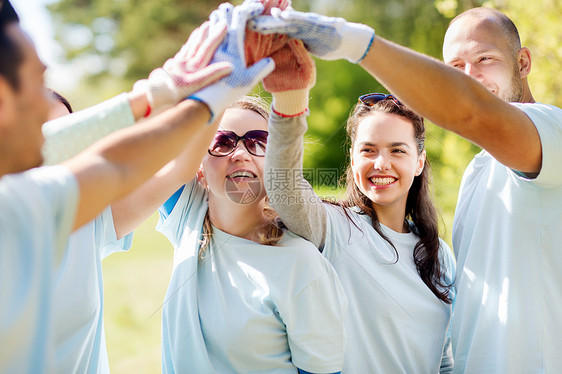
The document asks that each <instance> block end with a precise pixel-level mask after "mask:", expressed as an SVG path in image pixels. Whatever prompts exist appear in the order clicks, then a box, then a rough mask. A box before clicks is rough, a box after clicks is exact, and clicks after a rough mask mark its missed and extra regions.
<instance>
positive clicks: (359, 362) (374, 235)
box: [322, 204, 455, 374]
mask: <svg viewBox="0 0 562 374" xmlns="http://www.w3.org/2000/svg"><path fill="white" fill-rule="evenodd" d="M324 206H325V208H326V221H327V222H326V224H327V227H326V240H325V245H324V248H323V251H322V253H323V254H324V256H325V257H326V258H327V259H328V260H329V261H330V263H331V264H332V265H333V266H334V268H335V270H336V272H337V274H338V276H339V278H340V280H341V282H342V285H343V288H344V290H345V292H346V294H347V298H348V300H349V310H348V313H347V317H346V320H345V328H346V332H347V334H348V337H349V339H348V345H347V347H346V355H345V361H344V370H343V372H344V373H358V374H359V373H392V374H398V373H438V372H439V367H440V365H441V358H442V354H443V348H444V346H445V342H446V335H447V330H448V326H449V321H450V318H451V313H452V305H451V304H446V303H445V302H443V301H441V300H440V299H438V298H437V296H435V295H434V294H433V292H431V290H430V289H429V288H428V287H427V286H426V285H425V283H423V281H422V279H421V278H420V275H419V274H418V272H417V270H416V266H415V263H414V259H413V252H414V247H415V245H416V243H417V242H418V241H419V237H418V236H417V235H415V234H414V233H412V232H410V233H398V232H395V231H393V230H391V229H389V228H388V227H385V226H384V225H381V229H382V231H383V232H384V234H385V235H386V236H387V237H388V238H389V239H390V240H391V241H392V243H393V244H394V246H395V247H396V250H397V251H398V258H397V257H396V252H395V250H394V249H393V248H392V247H391V246H390V244H389V243H388V242H387V241H386V240H384V239H383V238H382V237H381V235H380V234H379V233H378V232H377V231H376V230H375V229H374V228H373V226H372V223H371V218H370V217H369V216H368V215H365V214H359V213H356V212H355V211H354V210H352V209H347V215H346V214H345V212H344V211H343V208H341V207H337V206H333V205H330V204H324ZM350 218H351V219H352V220H353V221H351V220H350ZM440 243H441V250H440V258H441V264H442V267H443V269H444V271H445V277H444V279H443V282H444V283H445V284H451V283H452V282H453V278H454V273H455V259H454V255H453V253H452V251H451V250H450V249H449V247H448V246H447V244H446V243H445V242H444V241H440ZM449 292H450V294H449V296H450V299H451V300H454V297H455V289H454V287H453V288H451V289H450V291H449Z"/></svg>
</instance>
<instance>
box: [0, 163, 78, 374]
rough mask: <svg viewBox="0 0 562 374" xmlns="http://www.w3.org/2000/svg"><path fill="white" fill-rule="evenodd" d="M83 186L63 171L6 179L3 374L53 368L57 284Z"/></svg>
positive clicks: (1, 250)
mask: <svg viewBox="0 0 562 374" xmlns="http://www.w3.org/2000/svg"><path fill="white" fill-rule="evenodd" d="M77 201H78V184H77V182H76V179H75V178H74V176H73V175H72V174H70V173H69V171H68V170H67V169H66V168H63V167H60V166H54V167H43V168H37V169H32V170H30V171H27V172H25V173H20V174H13V175H6V176H4V177H2V178H0V344H1V348H0V373H41V372H46V371H48V370H50V368H51V366H50V365H51V364H52V361H51V359H52V353H53V352H52V348H53V340H54V339H53V332H52V323H51V322H52V319H51V317H52V308H53V298H52V285H53V273H54V269H55V267H56V264H57V261H58V260H60V258H61V257H62V255H63V251H64V249H65V247H66V241H67V240H68V236H69V235H70V231H71V229H72V225H73V223H74V215H75V213H76V206H77Z"/></svg>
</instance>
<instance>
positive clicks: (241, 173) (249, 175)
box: [227, 170, 257, 178]
mask: <svg viewBox="0 0 562 374" xmlns="http://www.w3.org/2000/svg"><path fill="white" fill-rule="evenodd" d="M256 177H257V175H255V174H254V173H252V172H250V171H247V170H244V171H235V172H234V173H232V174H229V175H227V178H256Z"/></svg>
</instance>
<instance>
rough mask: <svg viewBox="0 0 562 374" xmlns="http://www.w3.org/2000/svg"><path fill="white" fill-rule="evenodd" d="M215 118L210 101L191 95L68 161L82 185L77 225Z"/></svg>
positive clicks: (171, 155) (127, 189)
mask: <svg viewBox="0 0 562 374" xmlns="http://www.w3.org/2000/svg"><path fill="white" fill-rule="evenodd" d="M209 118H210V113H209V111H208V109H207V108H206V106H205V105H203V104H201V103H197V102H194V101H191V100H188V101H185V102H182V103H180V104H178V105H177V106H176V107H173V108H171V109H169V110H167V111H165V112H163V113H162V114H160V115H158V116H155V117H154V118H151V119H149V120H147V121H146V122H145V123H142V124H139V125H137V126H134V127H131V128H127V129H123V130H121V131H119V132H117V133H115V134H112V135H110V136H108V137H107V138H106V139H104V140H103V141H100V142H99V143H97V144H95V145H93V146H92V147H90V148H89V149H87V150H86V151H84V152H83V153H81V154H80V155H78V156H76V157H74V158H73V159H71V160H69V161H68V162H66V163H65V165H66V166H67V167H69V169H70V170H71V171H72V172H73V173H74V174H75V175H76V177H77V179H78V182H79V185H80V192H81V197H80V202H79V209H78V214H77V219H76V227H79V226H81V225H82V224H84V223H85V222H88V221H89V220H90V219H92V218H93V217H95V216H96V215H97V214H98V213H99V211H100V210H101V209H102V208H103V207H105V206H107V205H109V204H110V203H112V202H113V201H115V200H117V199H119V198H122V197H124V196H125V195H127V194H128V193H130V192H132V191H133V190H134V189H135V188H136V187H138V186H139V185H140V184H141V183H142V182H143V181H144V180H146V179H148V177H149V176H151V175H153V174H154V173H155V172H156V171H158V170H159V169H160V168H161V167H162V166H163V165H164V164H165V163H166V162H167V161H169V160H171V159H173V158H174V156H176V155H177V154H179V153H180V151H181V150H182V149H183V148H184V147H185V144H186V143H187V142H188V141H189V139H190V138H191V137H193V136H194V135H195V134H196V133H197V132H198V131H199V130H201V129H202V128H203V127H204V126H206V124H207V123H208V121H209Z"/></svg>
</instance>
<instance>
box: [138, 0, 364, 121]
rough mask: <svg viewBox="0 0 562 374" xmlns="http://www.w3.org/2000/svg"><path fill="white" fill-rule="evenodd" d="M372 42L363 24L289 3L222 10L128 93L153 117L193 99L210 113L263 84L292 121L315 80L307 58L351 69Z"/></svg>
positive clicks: (256, 1)
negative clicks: (137, 94)
mask: <svg viewBox="0 0 562 374" xmlns="http://www.w3.org/2000/svg"><path fill="white" fill-rule="evenodd" d="M373 38H374V31H373V29H371V28H369V27H367V26H365V25H361V24H355V23H351V22H347V21H345V20H344V19H343V18H333V17H324V16H320V15H318V14H315V13H302V12H297V11H294V10H292V9H291V8H290V1H289V0H246V1H245V2H244V3H243V4H242V5H239V6H236V7H234V6H232V5H231V4H228V3H224V4H222V5H220V6H219V8H218V9H217V10H215V11H213V12H212V13H211V16H210V17H209V21H207V22H205V23H204V24H203V25H202V26H200V27H199V28H198V29H196V30H195V31H194V32H193V33H192V34H191V35H190V37H189V40H188V41H187V43H186V44H185V45H184V46H183V47H182V49H181V50H180V51H179V52H178V53H177V54H176V55H175V56H174V57H173V58H171V59H169V60H168V61H166V63H165V64H164V66H163V67H162V68H158V69H155V70H154V71H153V72H152V73H151V74H150V76H149V77H148V79H146V80H142V81H139V82H137V84H135V89H138V90H143V91H144V92H146V94H147V98H148V101H149V103H150V105H151V106H152V109H153V111H155V112H157V111H159V110H161V109H163V108H165V107H166V106H171V105H175V104H176V103H177V102H179V101H181V100H183V99H185V98H192V99H195V100H199V101H201V102H204V103H205V104H207V106H208V107H209V109H210V111H211V114H217V113H220V112H222V111H223V110H224V108H226V107H227V106H228V105H229V104H230V103H232V102H234V101H236V100H238V99H239V98H240V97H242V96H243V95H245V94H247V93H248V92H249V91H250V90H251V89H252V88H253V87H254V86H255V85H256V84H257V83H258V82H259V81H260V80H263V85H264V88H265V89H266V90H267V91H269V92H271V93H272V94H273V97H274V103H273V109H274V111H277V112H279V113H280V114H282V115H287V116H293V115H297V114H300V113H301V112H302V111H303V109H304V110H306V107H307V104H308V91H309V90H310V88H311V87H312V86H313V85H314V83H315V79H316V69H315V65H314V62H313V60H312V59H311V58H310V56H309V53H308V52H310V53H311V54H313V55H315V56H317V57H319V58H322V59H326V60H335V59H341V58H345V59H347V60H349V61H351V62H358V61H360V60H361V59H362V58H363V57H364V55H365V54H366V53H367V51H368V49H369V47H370V45H371V43H372V40H373ZM287 92H291V95H287V94H286V93H287Z"/></svg>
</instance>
